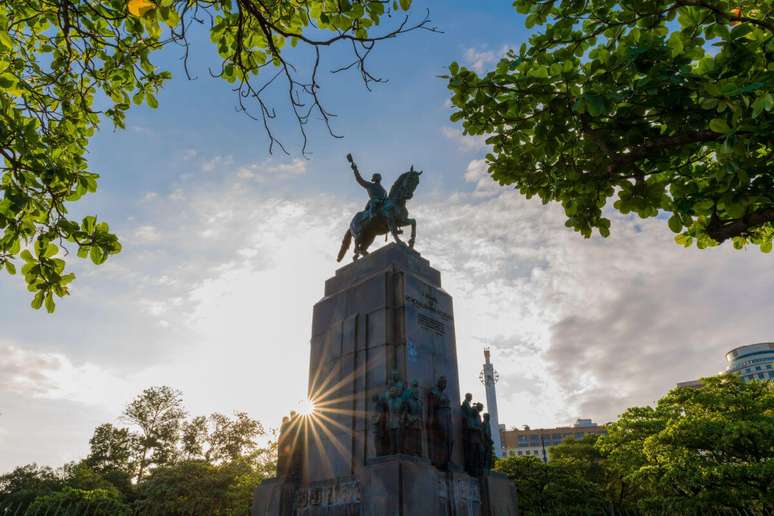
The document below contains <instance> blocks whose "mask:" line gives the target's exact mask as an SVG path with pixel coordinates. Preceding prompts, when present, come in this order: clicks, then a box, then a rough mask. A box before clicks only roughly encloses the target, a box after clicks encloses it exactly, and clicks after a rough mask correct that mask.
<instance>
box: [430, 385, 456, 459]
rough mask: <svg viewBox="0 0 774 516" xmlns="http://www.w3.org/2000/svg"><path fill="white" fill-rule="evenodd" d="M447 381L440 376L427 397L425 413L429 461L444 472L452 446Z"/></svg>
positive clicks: (452, 432) (452, 435)
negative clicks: (426, 415)
mask: <svg viewBox="0 0 774 516" xmlns="http://www.w3.org/2000/svg"><path fill="white" fill-rule="evenodd" d="M446 384H447V380H446V377H445V376H441V377H439V378H438V380H437V381H436V384H435V387H433V389H432V390H431V391H430V394H429V395H428V407H427V413H428V417H429V425H428V427H429V428H428V434H429V436H430V460H431V461H432V463H433V464H434V465H435V466H437V467H439V468H441V469H443V470H446V469H448V467H449V461H450V460H451V454H452V448H453V446H454V431H453V427H452V413H451V400H450V399H449V395H448V394H446Z"/></svg>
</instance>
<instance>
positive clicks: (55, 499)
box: [26, 487, 131, 516]
mask: <svg viewBox="0 0 774 516" xmlns="http://www.w3.org/2000/svg"><path fill="white" fill-rule="evenodd" d="M62 511H65V512H62ZM49 512H50V513H51V514H93V515H94V516H129V515H130V514H131V510H130V508H129V506H128V505H126V503H124V501H123V500H121V497H120V496H119V495H118V494H117V493H116V492H115V491H113V490H108V489H92V490H88V491H87V490H83V489H76V488H73V487H65V488H64V489H62V490H61V491H57V492H55V493H51V494H47V495H45V496H40V497H38V498H37V499H35V501H34V502H33V503H32V505H30V507H29V509H27V513H26V514H48V513H49Z"/></svg>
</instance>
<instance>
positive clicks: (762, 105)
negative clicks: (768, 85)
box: [752, 93, 774, 118]
mask: <svg viewBox="0 0 774 516" xmlns="http://www.w3.org/2000/svg"><path fill="white" fill-rule="evenodd" d="M772 107H774V97H772V95H771V93H767V94H766V95H761V96H760V97H758V98H756V99H755V102H753V104H752V108H753V118H758V116H759V115H760V114H761V113H762V112H763V111H764V110H765V111H771V109H772Z"/></svg>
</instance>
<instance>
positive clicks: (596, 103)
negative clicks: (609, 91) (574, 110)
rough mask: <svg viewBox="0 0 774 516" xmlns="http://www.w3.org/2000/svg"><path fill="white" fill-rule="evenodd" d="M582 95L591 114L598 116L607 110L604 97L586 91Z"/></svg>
mask: <svg viewBox="0 0 774 516" xmlns="http://www.w3.org/2000/svg"><path fill="white" fill-rule="evenodd" d="M584 97H585V99H586V108H587V109H588V111H589V114H590V115H591V116H599V115H602V114H604V113H606V112H607V109H606V107H605V99H604V97H602V96H601V95H596V94H593V93H587V94H586V95H584Z"/></svg>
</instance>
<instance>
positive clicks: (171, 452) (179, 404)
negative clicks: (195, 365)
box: [124, 386, 185, 481]
mask: <svg viewBox="0 0 774 516" xmlns="http://www.w3.org/2000/svg"><path fill="white" fill-rule="evenodd" d="M124 418H125V419H126V421H127V422H129V423H131V424H132V425H134V426H136V427H137V428H138V429H139V430H140V432H139V434H137V437H136V439H135V441H136V442H137V447H138V449H139V454H138V457H137V463H138V465H137V480H138V481H139V480H142V477H143V474H144V473H145V471H146V469H147V468H148V467H149V466H152V465H154V464H156V465H159V464H167V463H169V462H172V461H173V460H174V459H175V456H176V454H177V443H178V439H179V438H180V430H181V428H182V426H183V421H184V419H185V410H184V409H183V398H182V394H181V393H180V391H177V390H175V389H172V388H171V387H167V386H162V387H150V388H148V389H145V390H144V391H142V394H140V395H139V396H138V397H137V398H135V399H134V400H133V401H132V402H131V403H129V405H128V406H127V407H126V410H125V411H124Z"/></svg>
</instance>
